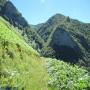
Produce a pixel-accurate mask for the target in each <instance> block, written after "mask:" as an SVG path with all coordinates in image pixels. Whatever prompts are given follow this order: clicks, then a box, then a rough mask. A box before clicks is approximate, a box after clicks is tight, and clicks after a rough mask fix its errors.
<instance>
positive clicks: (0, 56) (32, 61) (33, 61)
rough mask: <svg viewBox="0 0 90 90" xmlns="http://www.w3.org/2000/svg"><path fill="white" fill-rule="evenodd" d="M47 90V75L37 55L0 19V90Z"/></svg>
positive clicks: (11, 27) (13, 29)
mask: <svg viewBox="0 0 90 90" xmlns="http://www.w3.org/2000/svg"><path fill="white" fill-rule="evenodd" d="M5 88H6V90H7V89H8V90H12V89H15V90H47V73H46V70H45V68H44V67H43V61H42V60H41V58H40V56H39V54H38V53H37V52H36V51H35V50H34V49H32V48H31V47H30V46H29V45H28V44H27V43H26V42H25V41H24V40H23V39H22V37H21V36H20V35H19V34H18V33H17V32H16V31H15V28H14V27H13V26H12V25H10V24H9V23H8V22H6V21H5V20H4V19H2V18H1V17H0V89H1V90H2V89H5Z"/></svg>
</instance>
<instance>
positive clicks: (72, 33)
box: [37, 14, 90, 67]
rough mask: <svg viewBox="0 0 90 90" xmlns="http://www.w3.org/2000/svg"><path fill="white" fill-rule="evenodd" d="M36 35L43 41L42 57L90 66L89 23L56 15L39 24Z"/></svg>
mask: <svg viewBox="0 0 90 90" xmlns="http://www.w3.org/2000/svg"><path fill="white" fill-rule="evenodd" d="M37 27H38V25H37ZM37 33H38V34H39V35H40V36H41V38H42V39H43V40H44V47H43V48H42V50H41V54H42V55H43V56H46V57H54V58H57V59H62V60H64V61H66V62H70V63H79V64H81V65H83V66H86V67H89V66H90V24H89V23H83V22H80V21H78V20H74V19H71V18H70V17H67V16H64V15H62V14H56V15H54V16H52V17H51V18H50V19H49V20H48V21H47V22H46V23H43V24H41V25H40V26H39V28H38V30H37Z"/></svg>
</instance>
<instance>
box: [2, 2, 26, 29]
mask: <svg viewBox="0 0 90 90" xmlns="http://www.w3.org/2000/svg"><path fill="white" fill-rule="evenodd" d="M1 14H2V16H3V17H4V18H5V19H7V20H8V21H9V22H10V23H11V24H13V25H14V26H17V27H19V28H23V27H27V26H28V23H27V21H26V20H25V19H24V18H23V17H22V15H21V14H20V13H19V11H18V10H17V9H16V7H15V6H14V5H13V4H12V3H11V2H10V1H7V2H6V3H5V5H4V6H3V8H2V12H1Z"/></svg>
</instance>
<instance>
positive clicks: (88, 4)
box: [11, 0, 90, 24]
mask: <svg viewBox="0 0 90 90" xmlns="http://www.w3.org/2000/svg"><path fill="white" fill-rule="evenodd" d="M11 1H12V2H13V4H14V5H15V6H16V7H17V9H18V10H19V11H20V12H21V13H22V15H23V16H24V17H25V18H26V20H27V21H28V22H29V23H30V24H38V23H43V22H45V21H47V20H48V19H49V17H51V16H53V15H54V14H56V13H61V14H64V15H66V16H70V17H71V18H74V19H78V20H80V21H83V22H87V23H90V0H11Z"/></svg>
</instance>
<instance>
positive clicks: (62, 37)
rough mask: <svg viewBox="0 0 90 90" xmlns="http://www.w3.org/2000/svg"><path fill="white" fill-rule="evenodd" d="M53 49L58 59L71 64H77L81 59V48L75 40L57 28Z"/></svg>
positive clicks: (53, 36)
mask: <svg viewBox="0 0 90 90" xmlns="http://www.w3.org/2000/svg"><path fill="white" fill-rule="evenodd" d="M50 43H51V45H50V46H51V47H52V48H53V50H55V52H56V53H55V56H56V58H58V59H59V58H60V59H62V60H65V61H68V60H69V62H73V63H75V62H77V60H78V58H80V52H81V51H80V48H79V46H78V45H77V43H76V42H75V41H74V39H73V38H72V37H71V35H70V33H68V32H67V31H66V30H65V29H63V28H59V27H58V28H56V30H55V32H54V33H53V35H52V40H51V42H50Z"/></svg>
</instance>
